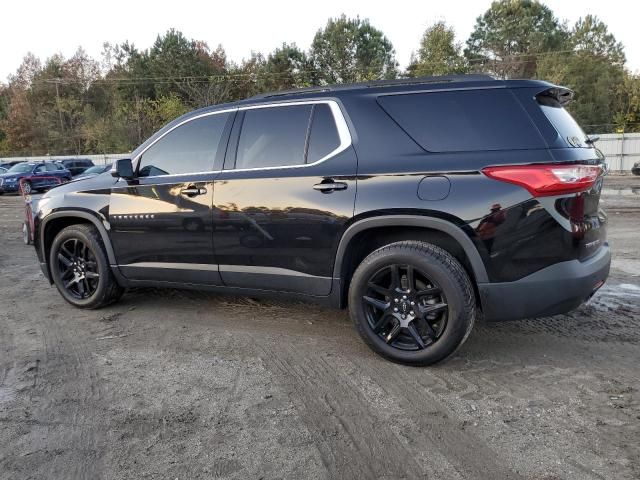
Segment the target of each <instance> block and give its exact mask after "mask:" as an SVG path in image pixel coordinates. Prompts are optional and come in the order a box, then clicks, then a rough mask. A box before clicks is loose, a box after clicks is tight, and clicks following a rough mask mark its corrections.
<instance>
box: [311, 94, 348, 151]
mask: <svg viewBox="0 0 640 480" xmlns="http://www.w3.org/2000/svg"><path fill="white" fill-rule="evenodd" d="M339 146H340V137H339V136H338V128H337V127H336V122H335V120H334V118H333V114H332V113H331V107H329V105H327V104H326V103H319V104H317V105H315V106H314V107H313V119H312V120H311V133H310V134H309V146H308V147H307V163H314V162H317V161H318V160H321V159H322V158H324V157H326V156H327V155H329V154H330V153H331V152H333V151H334V150H335V149H336V148H338V147H339Z"/></svg>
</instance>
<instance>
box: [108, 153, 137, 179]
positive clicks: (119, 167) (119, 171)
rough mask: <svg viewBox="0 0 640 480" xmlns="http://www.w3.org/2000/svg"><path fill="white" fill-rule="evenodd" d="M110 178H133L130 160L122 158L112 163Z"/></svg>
mask: <svg viewBox="0 0 640 480" xmlns="http://www.w3.org/2000/svg"><path fill="white" fill-rule="evenodd" d="M111 176H112V177H116V178H124V179H125V180H131V179H132V178H133V177H134V174H133V164H132V163H131V159H130V158H122V159H120V160H116V161H115V162H113V166H112V167H111Z"/></svg>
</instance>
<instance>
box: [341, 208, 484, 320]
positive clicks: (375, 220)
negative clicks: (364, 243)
mask: <svg viewBox="0 0 640 480" xmlns="http://www.w3.org/2000/svg"><path fill="white" fill-rule="evenodd" d="M396 228H398V229H407V230H409V231H410V232H411V231H413V232H418V231H420V232H423V233H424V234H427V232H432V233H431V235H434V234H435V235H436V236H437V235H438V234H439V235H440V238H441V240H442V241H443V242H449V243H450V240H449V239H452V240H453V241H454V244H453V245H450V247H451V248H445V249H446V250H449V251H450V253H453V252H451V249H453V250H455V249H459V251H460V252H461V253H462V257H463V258H462V259H460V258H459V259H460V260H462V263H463V264H464V266H465V268H466V269H467V270H469V274H470V276H471V277H472V281H473V283H474V288H477V287H476V285H477V284H478V283H486V282H488V275H487V270H486V268H485V266H484V262H483V261H482V258H481V256H480V253H479V252H478V250H477V248H476V246H475V245H474V244H473V241H472V240H471V238H470V237H469V236H468V235H467V234H466V233H465V232H464V231H463V230H462V229H461V228H460V227H458V226H456V225H455V224H453V223H452V222H450V221H447V220H443V219H440V218H435V217H426V216H422V215H403V214H395V215H380V216H375V217H369V218H365V219H362V220H358V221H356V222H354V223H353V224H351V225H350V226H349V227H348V228H347V229H346V230H345V232H344V234H343V235H342V237H341V239H340V243H339V244H338V248H337V251H336V257H335V262H334V268H333V272H334V273H333V276H334V279H337V280H339V282H338V283H339V285H340V292H339V303H340V306H341V307H342V306H345V305H346V293H347V289H348V284H349V278H350V274H352V273H353V271H351V272H350V271H349V270H350V268H351V264H352V263H353V254H354V253H353V252H354V251H356V250H357V248H358V247H357V244H358V243H359V239H361V238H362V236H363V234H364V235H366V234H368V233H371V234H373V235H375V234H376V232H383V231H386V232H392V231H393V233H394V234H395V235H388V234H387V236H390V237H393V236H397V237H398V238H397V239H394V240H392V241H398V240H400V239H409V238H407V235H408V236H409V237H410V236H411V233H410V232H408V233H407V234H406V235H403V232H402V231H398V232H395V229H396ZM405 231H406V230H405ZM427 241H428V240H427ZM436 243H437V242H436ZM441 246H442V245H441ZM454 256H456V257H459V255H454ZM336 293H337V292H336Z"/></svg>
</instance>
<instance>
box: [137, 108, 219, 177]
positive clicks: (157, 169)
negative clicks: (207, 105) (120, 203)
mask: <svg viewBox="0 0 640 480" xmlns="http://www.w3.org/2000/svg"><path fill="white" fill-rule="evenodd" d="M228 119H229V113H219V114H217V115H208V116H206V117H202V118H198V119H196V120H191V121H190V122H187V123H185V124H183V125H181V126H179V127H178V128H176V129H174V130H172V131H171V132H169V133H167V134H166V135H165V136H164V137H162V138H161V139H160V140H158V141H157V142H156V143H154V144H153V145H152V146H151V147H150V148H149V149H148V150H147V151H146V152H144V153H143V154H142V159H141V160H140V163H139V165H138V174H139V175H140V176H141V177H150V176H156V175H169V174H180V173H191V172H206V171H209V170H212V169H213V160H214V158H215V156H216V151H217V150H218V146H219V144H220V140H221V138H222V132H223V131H224V126H225V124H226V123H227V120H228Z"/></svg>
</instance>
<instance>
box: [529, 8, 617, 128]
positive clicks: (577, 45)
mask: <svg viewBox="0 0 640 480" xmlns="http://www.w3.org/2000/svg"><path fill="white" fill-rule="evenodd" d="M566 45H567V48H566V49H567V50H568V51H565V52H560V53H556V54H553V55H546V56H545V57H544V58H543V59H540V61H539V64H538V69H537V72H536V75H537V77H538V78H541V79H545V80H548V81H551V82H553V83H557V84H560V85H564V86H567V87H569V88H571V89H572V90H574V91H575V92H576V95H575V98H574V101H573V102H572V103H571V104H570V105H569V110H570V111H571V113H572V114H573V115H574V117H575V118H576V120H577V121H578V123H580V124H581V125H582V126H583V128H584V129H585V131H587V132H588V133H592V132H602V131H608V130H611V129H612V128H613V124H614V121H615V118H616V116H617V112H618V111H619V110H620V107H621V103H620V92H621V91H622V90H623V86H624V79H625V71H624V61H625V57H624V52H623V47H622V44H620V43H619V42H617V41H616V40H615V38H614V36H613V35H611V34H610V33H609V32H608V29H607V26H606V25H605V24H604V23H602V22H601V21H600V20H598V19H597V18H596V17H593V16H591V15H588V16H587V17H585V18H584V19H580V20H578V22H577V23H576V24H575V25H574V27H573V28H572V29H571V31H570V32H569V36H568V39H567V42H566Z"/></svg>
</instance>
